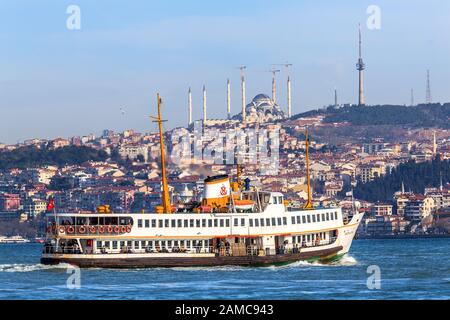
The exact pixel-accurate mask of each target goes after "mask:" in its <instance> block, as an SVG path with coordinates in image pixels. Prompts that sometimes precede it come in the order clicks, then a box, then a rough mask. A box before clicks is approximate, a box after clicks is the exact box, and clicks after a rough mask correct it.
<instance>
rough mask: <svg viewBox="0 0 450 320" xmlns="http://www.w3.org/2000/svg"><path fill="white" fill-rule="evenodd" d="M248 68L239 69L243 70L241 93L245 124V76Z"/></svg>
mask: <svg viewBox="0 0 450 320" xmlns="http://www.w3.org/2000/svg"><path fill="white" fill-rule="evenodd" d="M245 68H247V67H246V66H241V67H240V68H239V69H240V70H241V93H242V98H241V99H242V100H241V103H242V121H243V122H245V121H246V120H247V115H246V113H245V74H244V70H245Z"/></svg>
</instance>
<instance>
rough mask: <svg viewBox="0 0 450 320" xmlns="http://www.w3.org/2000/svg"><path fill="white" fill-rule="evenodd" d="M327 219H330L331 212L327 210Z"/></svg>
mask: <svg viewBox="0 0 450 320" xmlns="http://www.w3.org/2000/svg"><path fill="white" fill-rule="evenodd" d="M327 221H330V213H329V212H327Z"/></svg>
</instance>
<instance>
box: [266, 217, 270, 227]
mask: <svg viewBox="0 0 450 320" xmlns="http://www.w3.org/2000/svg"><path fill="white" fill-rule="evenodd" d="M266 226H268V227H270V218H266Z"/></svg>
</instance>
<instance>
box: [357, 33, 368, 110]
mask: <svg viewBox="0 0 450 320" xmlns="http://www.w3.org/2000/svg"><path fill="white" fill-rule="evenodd" d="M365 68H366V65H365V64H364V62H363V59H362V40H361V24H359V59H358V63H357V64H356V70H358V71H359V91H358V105H359V106H360V107H362V106H364V105H365V104H366V101H365V98H364V69H365Z"/></svg>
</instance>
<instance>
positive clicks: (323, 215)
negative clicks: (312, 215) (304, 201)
mask: <svg viewBox="0 0 450 320" xmlns="http://www.w3.org/2000/svg"><path fill="white" fill-rule="evenodd" d="M322 221H325V213H322Z"/></svg>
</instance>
